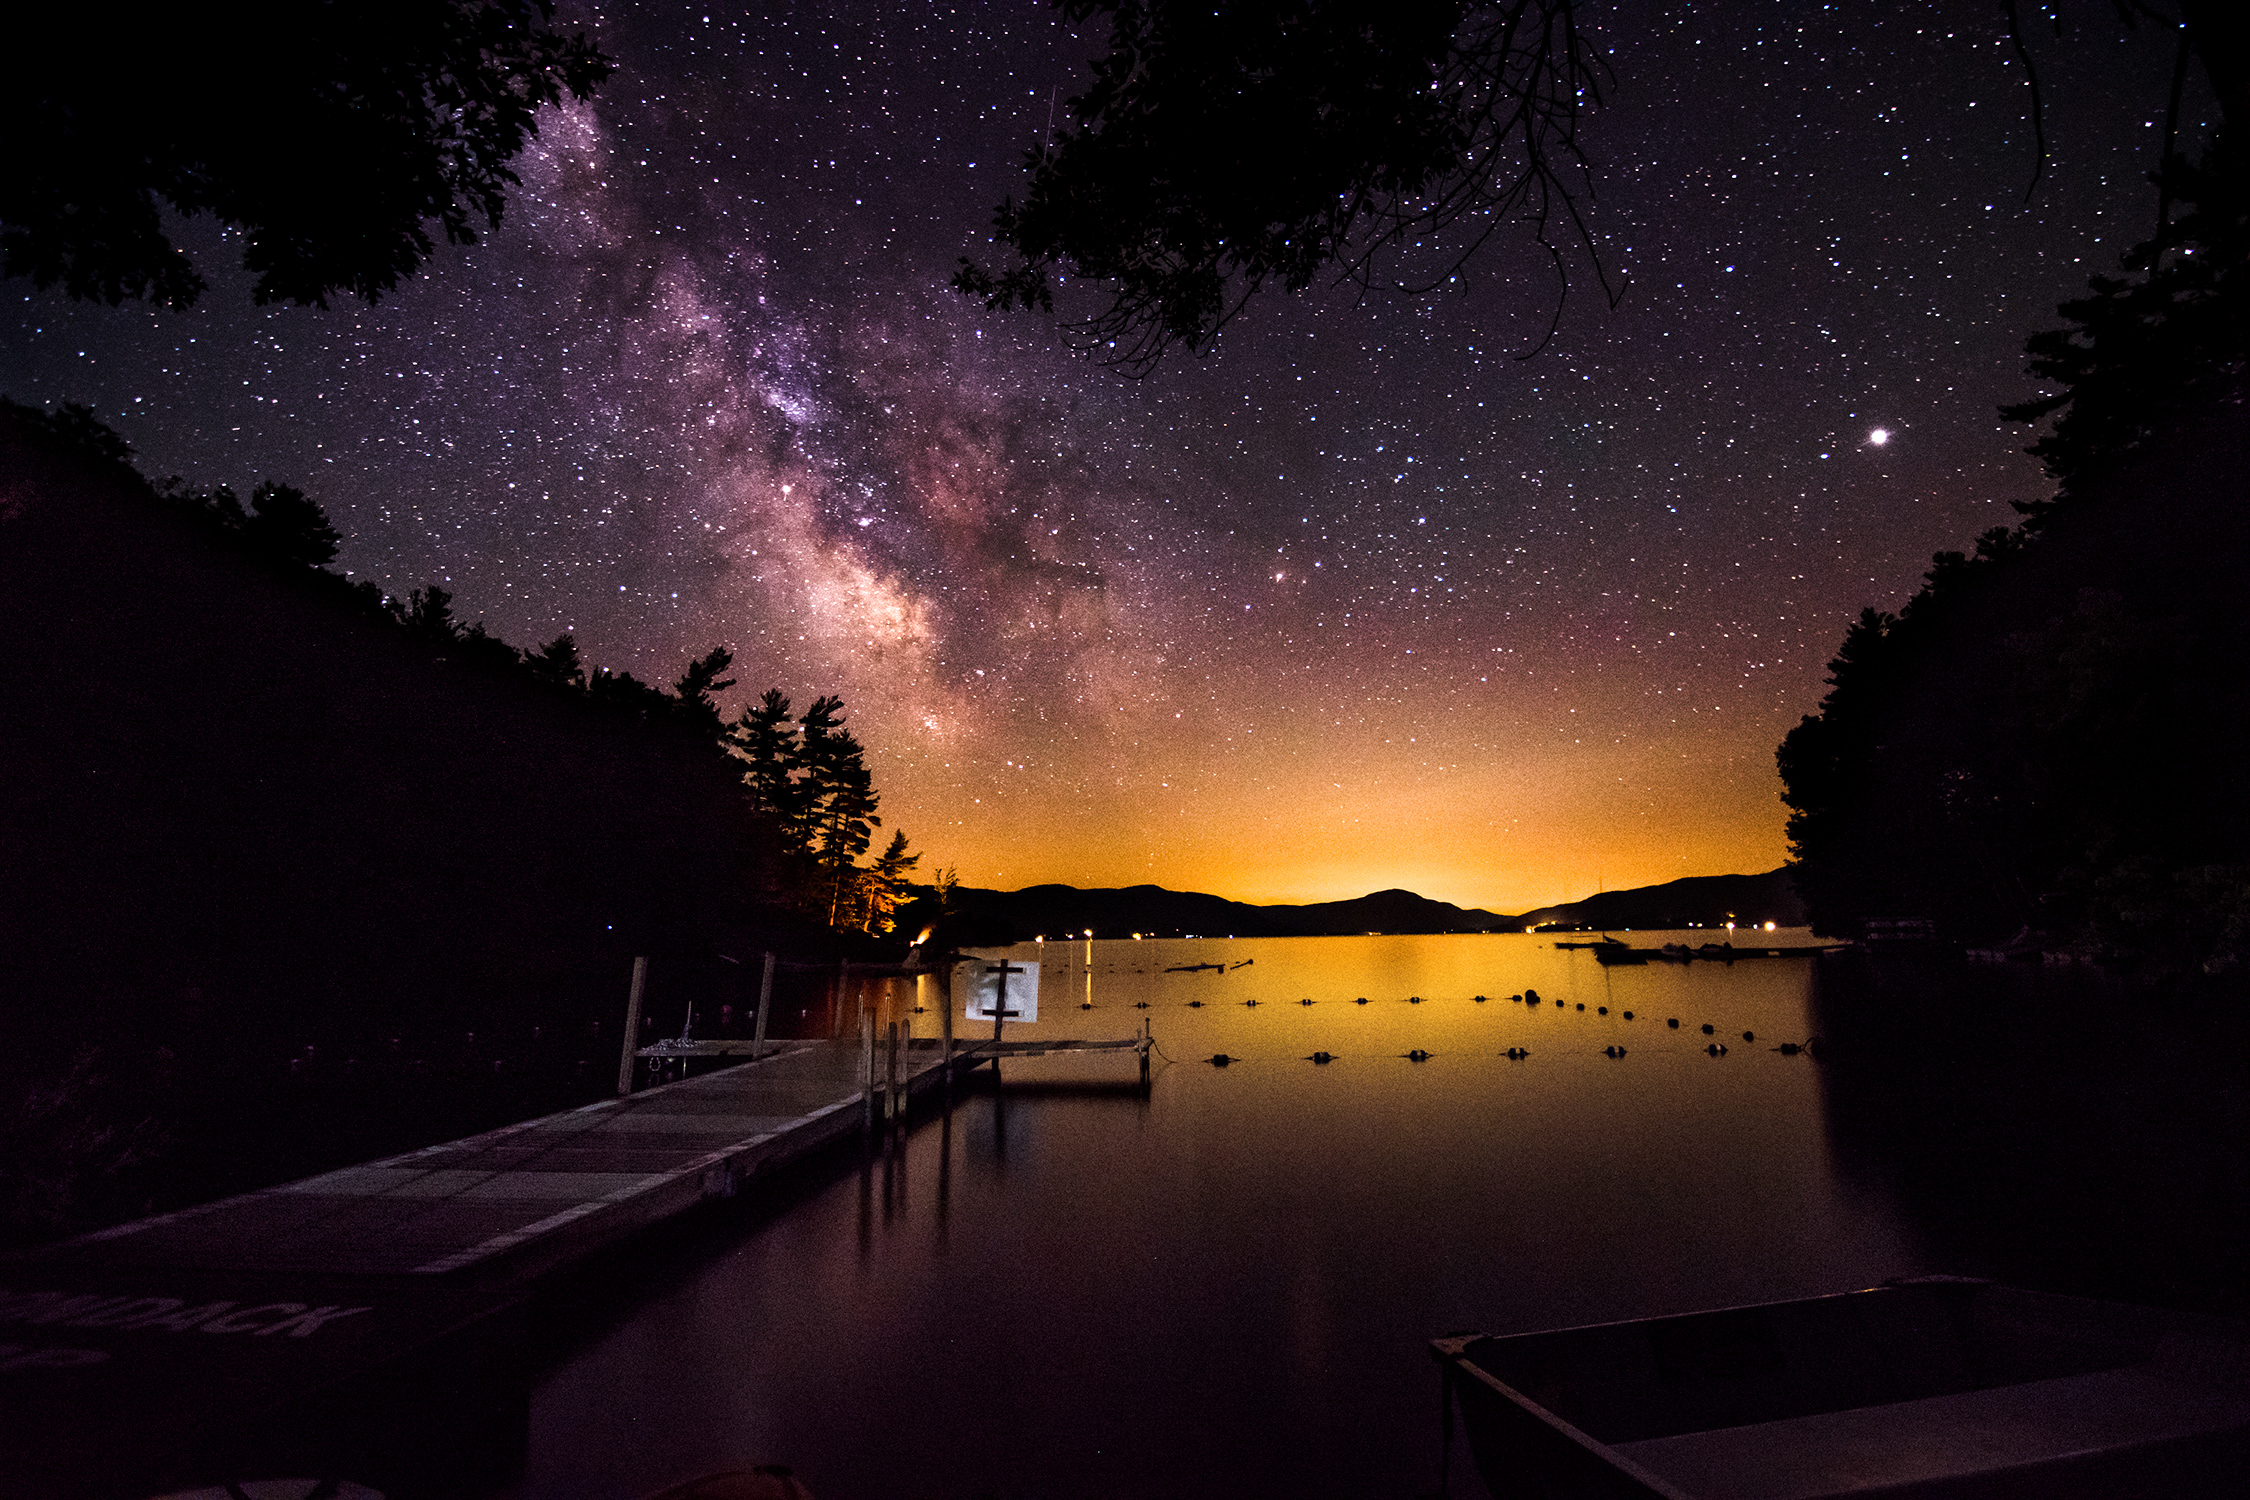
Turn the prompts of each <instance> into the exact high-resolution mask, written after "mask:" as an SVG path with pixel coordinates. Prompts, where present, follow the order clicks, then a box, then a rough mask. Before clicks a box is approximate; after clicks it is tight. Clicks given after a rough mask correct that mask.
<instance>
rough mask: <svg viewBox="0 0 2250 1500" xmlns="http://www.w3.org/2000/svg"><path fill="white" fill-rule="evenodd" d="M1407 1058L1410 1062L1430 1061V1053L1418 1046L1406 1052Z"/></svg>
mask: <svg viewBox="0 0 2250 1500" xmlns="http://www.w3.org/2000/svg"><path fill="white" fill-rule="evenodd" d="M1406 1060H1407V1061H1408V1062H1428V1061H1429V1060H1430V1054H1429V1053H1427V1052H1424V1051H1423V1050H1422V1049H1421V1048H1419V1047H1416V1048H1415V1049H1414V1050H1413V1051H1412V1052H1409V1053H1407V1054H1406Z"/></svg>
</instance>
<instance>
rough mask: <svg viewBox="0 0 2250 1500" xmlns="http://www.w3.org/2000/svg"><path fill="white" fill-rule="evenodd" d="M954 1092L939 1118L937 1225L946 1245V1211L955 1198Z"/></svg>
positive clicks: (947, 1095)
mask: <svg viewBox="0 0 2250 1500" xmlns="http://www.w3.org/2000/svg"><path fill="white" fill-rule="evenodd" d="M952 1190H953V1090H952V1089H951V1088H947V1089H946V1091H945V1112H944V1113H943V1114H941V1115H939V1116H938V1148H937V1223H938V1243H939V1244H943V1243H945V1211H946V1208H947V1207H948V1206H949V1204H950V1202H951V1199H952V1196H953V1192H952Z"/></svg>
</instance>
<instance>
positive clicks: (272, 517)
mask: <svg viewBox="0 0 2250 1500" xmlns="http://www.w3.org/2000/svg"><path fill="white" fill-rule="evenodd" d="M242 539H243V540H244V541H245V542H248V543H249V544H250V547H251V550H252V551H255V552H258V553H262V554H263V555H264V556H266V557H268V558H270V559H272V560H273V561H275V562H279V563H286V564H291V565H294V566H297V567H303V568H325V567H327V566H328V565H329V564H330V563H332V562H334V561H335V560H336V549H337V547H338V546H340V545H342V543H343V540H344V539H343V537H342V536H340V535H339V534H338V533H337V531H336V528H335V527H334V526H331V525H330V524H329V523H328V515H327V513H326V512H325V511H323V510H322V509H321V508H320V506H319V505H318V504H317V503H315V502H314V501H313V500H311V499H309V498H307V497H306V495H305V492H304V491H303V490H300V489H296V488H293V487H292V486H289V485H286V484H275V483H273V482H272V481H270V480H269V481H267V482H266V483H264V484H261V485H259V486H258V487H257V488H256V489H255V490H252V491H251V492H250V514H249V515H248V516H246V517H244V518H243V521H242Z"/></svg>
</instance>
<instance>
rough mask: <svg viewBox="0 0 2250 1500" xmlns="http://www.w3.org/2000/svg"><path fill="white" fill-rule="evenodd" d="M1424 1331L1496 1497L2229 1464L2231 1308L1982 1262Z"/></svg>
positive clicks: (1925, 1493) (1752, 1490)
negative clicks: (1665, 1312) (1713, 1300)
mask: <svg viewBox="0 0 2250 1500" xmlns="http://www.w3.org/2000/svg"><path fill="white" fill-rule="evenodd" d="M1431 1351H1432V1353H1433V1354H1434V1355H1435V1356H1436V1357H1437V1359H1438V1360H1439V1361H1440V1363H1441V1364H1442V1365H1443V1366H1444V1368H1445V1370H1446V1374H1447V1383H1448V1384H1449V1386H1450V1387H1451V1388H1452V1391H1453V1393H1454V1395H1453V1400H1455V1401H1457V1403H1458V1406H1459V1410H1460V1413H1461V1416H1462V1419H1463V1421H1464V1423H1465V1425H1466V1429H1467V1435H1468V1439H1469V1446H1470V1449H1471V1451H1472V1452H1473V1454H1474V1455H1475V1458H1476V1462H1477V1467H1478V1469H1479V1471H1480V1472H1481V1473H1482V1474H1483V1476H1484V1479H1485V1482H1486V1484H1487V1485H1489V1486H1490V1487H1491V1490H1492V1492H1493V1494H1494V1495H1496V1496H1499V1497H1501V1500H1516V1497H1537V1500H1550V1497H1551V1500H1565V1497H1567V1500H1625V1497H1636V1500H1647V1497H1663V1500H1825V1497H1840V1496H1856V1497H1874V1496H1883V1497H1895V1500H1908V1497H1913V1500H1936V1497H1946V1500H1967V1497H1972V1496H1974V1497H2024V1500H2030V1497H2044V1500H2073V1497H2095V1496H2100V1497H2105V1500H2106V1497H2124V1496H2147V1497H2151V1500H2153V1497H2158V1496H2164V1497H2182V1500H2186V1497H2199V1496H2220V1495H2227V1496H2232V1495H2236V1494H2239V1493H2241V1484H2242V1476H2243V1474H2244V1473H2245V1472H2250V1344H2246V1342H2245V1339H2244V1336H2243V1332H2242V1330H2241V1329H2239V1328H2237V1327H2235V1326H2233V1325H2230V1324H2224V1323H2219V1322H2216V1321H2214V1320H2206V1319H2200V1318H2195V1317H2191V1316H2188V1315H2185V1314H2176V1313H2167V1312H2159V1311H2154V1310H2151V1309H2148V1308H2140V1307H2132V1306H2126V1305H2123V1304H2118V1303H2108V1302H2095V1301H2089V1300H2087V1299H2084V1298H2077V1297H2063V1296H2056V1295H2053V1294H2049V1293H2043V1292H2029V1291H2022V1290H2019V1289H2016V1288H2012V1287H2004V1286H1997V1285H1993V1284H1991V1283H1988V1282H1975V1281H1963V1280H1958V1279H1953V1278H1932V1279H1929V1280H1923V1281H1913V1282H1904V1283H1899V1284H1895V1285H1891V1286H1885V1287H1878V1288H1875V1289H1873V1290H1869V1291H1862V1292H1847V1293H1843V1294H1840V1295H1837V1296H1830V1297H1814V1298H1808V1299H1806V1300H1803V1301H1797V1302H1778V1303H1771V1304H1767V1305H1764V1306H1755V1307H1739V1308H1729V1309H1726V1310H1723V1311H1717V1312H1704V1313H1691V1314H1687V1315H1685V1316H1681V1317H1670V1318H1650V1319H1644V1320H1641V1321H1638V1322H1631V1323H1612V1324H1606V1325H1602V1326H1598V1327H1592V1328H1573V1329H1562V1330H1557V1331H1554V1332H1548V1333H1530V1334H1519V1335H1514V1336H1511V1337H1505V1338H1488V1337H1485V1336H1483V1335H1479V1334H1467V1335H1461V1336H1458V1337H1449V1338H1441V1339H1435V1340H1433V1341H1432V1342H1431ZM1449 1409H1450V1408H1449Z"/></svg>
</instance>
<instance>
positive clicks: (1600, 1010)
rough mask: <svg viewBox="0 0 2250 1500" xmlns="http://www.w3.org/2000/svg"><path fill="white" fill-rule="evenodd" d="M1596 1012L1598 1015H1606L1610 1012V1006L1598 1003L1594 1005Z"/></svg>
mask: <svg viewBox="0 0 2250 1500" xmlns="http://www.w3.org/2000/svg"><path fill="white" fill-rule="evenodd" d="M1594 1014H1595V1015H1597V1016H1606V1015H1608V1014H1609V1007H1608V1006H1606V1005H1597V1006H1595V1007H1594Z"/></svg>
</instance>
